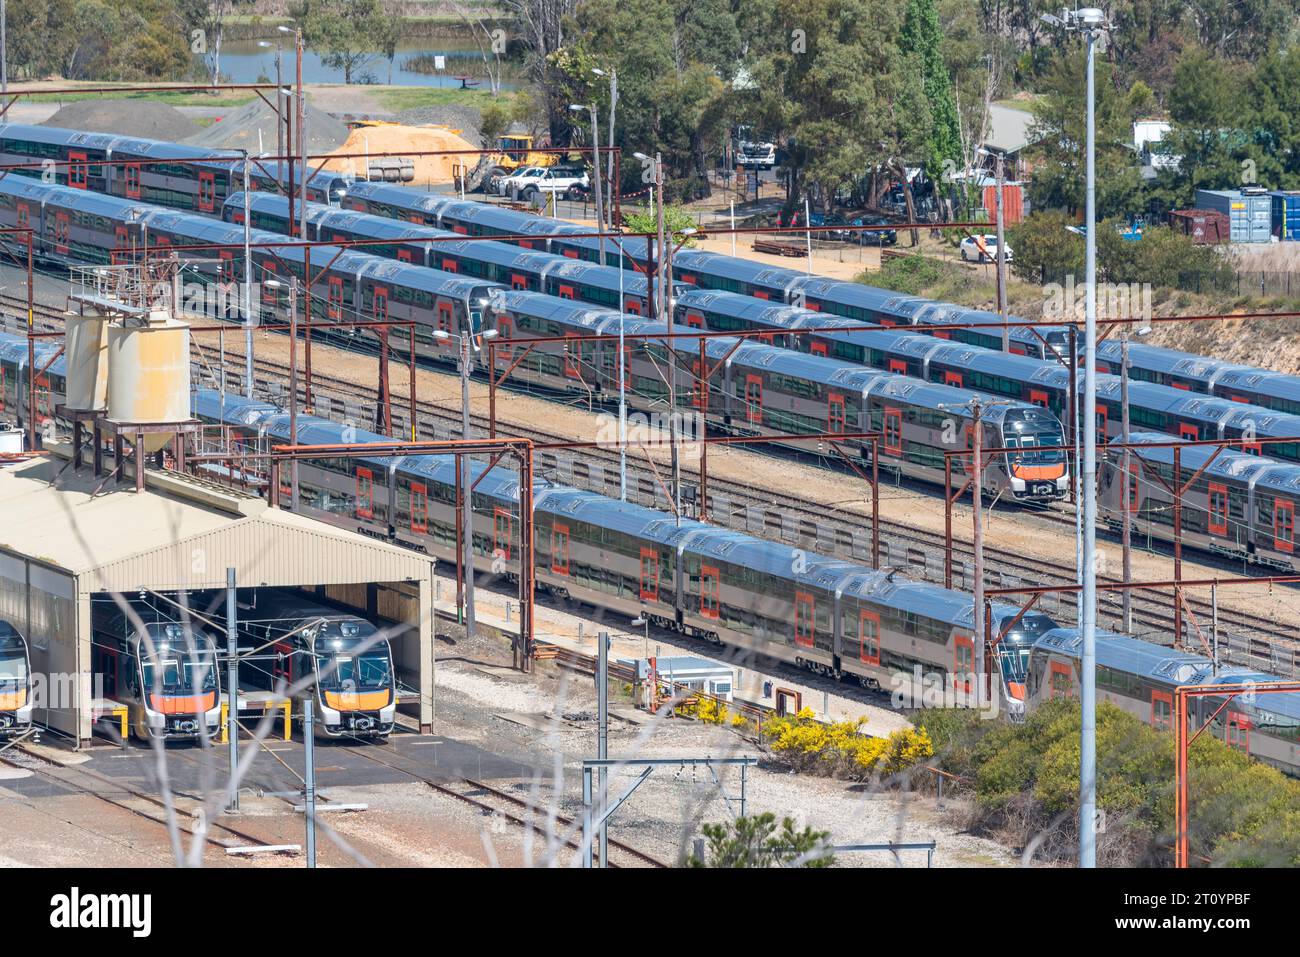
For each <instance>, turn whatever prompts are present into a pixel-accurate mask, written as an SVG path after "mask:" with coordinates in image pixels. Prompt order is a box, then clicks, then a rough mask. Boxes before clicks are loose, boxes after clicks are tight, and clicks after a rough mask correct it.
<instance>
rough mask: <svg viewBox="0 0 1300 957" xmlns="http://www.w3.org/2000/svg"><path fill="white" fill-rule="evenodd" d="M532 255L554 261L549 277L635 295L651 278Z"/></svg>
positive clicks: (578, 261)
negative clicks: (621, 290)
mask: <svg viewBox="0 0 1300 957" xmlns="http://www.w3.org/2000/svg"><path fill="white" fill-rule="evenodd" d="M479 245H482V244H481V243H480V244H479ZM531 255H534V256H545V257H546V258H547V259H548V260H553V261H554V262H553V264H552V265H551V267H550V268H548V269H547V270H546V275H547V276H548V277H551V276H553V277H555V278H557V279H572V280H573V281H574V282H581V283H585V284H586V285H588V286H595V287H596V288H598V289H607V290H611V291H613V292H615V293H617V292H618V290H619V288H620V287H621V288H622V289H623V292H625V293H633V294H634V295H644V294H645V292H646V289H647V287H648V283H649V280H648V279H647V278H646V277H645V276H644V275H642V274H641V273H638V272H632V271H631V270H628V269H622V270H620V269H618V268H617V267H616V266H601V265H599V264H598V263H589V262H586V261H584V260H581V259H570V258H569V257H568V256H561V255H557V254H556V253H532V254H531ZM620 272H621V273H622V276H621V277H620V276H619V273H620ZM673 287H674V295H676V290H677V289H680V288H681V283H680V282H674V283H673Z"/></svg>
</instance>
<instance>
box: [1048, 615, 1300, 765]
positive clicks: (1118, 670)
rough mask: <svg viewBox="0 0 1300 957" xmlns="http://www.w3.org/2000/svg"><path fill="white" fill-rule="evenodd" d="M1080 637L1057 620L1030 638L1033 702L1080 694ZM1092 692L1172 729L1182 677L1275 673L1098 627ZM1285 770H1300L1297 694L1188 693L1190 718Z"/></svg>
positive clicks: (1244, 678)
mask: <svg viewBox="0 0 1300 957" xmlns="http://www.w3.org/2000/svg"><path fill="white" fill-rule="evenodd" d="M1082 645H1083V638H1082V635H1081V634H1080V632H1079V630H1078V629H1077V628H1057V629H1053V630H1051V631H1049V632H1047V633H1046V634H1044V635H1042V636H1041V637H1040V638H1039V639H1038V641H1037V642H1036V643H1035V644H1034V647H1033V650H1032V653H1031V655H1030V665H1029V703H1030V708H1031V709H1032V708H1035V707H1038V706H1039V705H1041V704H1042V703H1043V702H1044V701H1049V700H1051V699H1053V698H1062V697H1065V698H1077V697H1078V695H1079V668H1080V658H1081V654H1082ZM1096 667H1097V696H1098V698H1099V699H1101V700H1103V701H1108V702H1110V703H1111V704H1113V705H1115V706H1117V707H1119V708H1120V709H1122V710H1124V711H1126V712H1128V713H1129V714H1131V715H1133V716H1134V717H1136V718H1138V719H1139V720H1141V721H1143V722H1145V723H1147V724H1149V725H1151V726H1152V727H1154V728H1159V729H1162V730H1165V731H1172V730H1173V723H1174V691H1175V689H1177V688H1178V687H1179V686H1180V685H1205V684H1265V683H1268V682H1273V681H1277V680H1278V678H1277V677H1276V676H1275V675H1268V674H1263V673H1261V672H1257V671H1251V670H1249V669H1245V668H1240V667H1223V666H1220V667H1218V668H1216V667H1215V666H1214V663H1213V662H1212V661H1211V660H1210V659H1208V658H1205V657H1203V656H1201V655H1196V654H1191V653H1188V652H1185V651H1178V650H1176V649H1172V648H1167V647H1164V646H1162V645H1154V644H1150V643H1148V642H1145V641H1139V640H1138V639H1136V638H1130V637H1128V636H1126V635H1118V634H1115V633H1113V632H1106V631H1099V632H1098V633H1097V641H1096ZM1207 723H1208V724H1209V728H1208V729H1207V730H1208V731H1209V733H1211V734H1213V735H1214V736H1215V737H1218V738H1220V739H1221V740H1223V741H1224V742H1225V743H1226V744H1228V745H1229V746H1230V747H1234V748H1237V749H1238V750H1241V751H1243V752H1245V753H1247V754H1249V755H1250V756H1251V757H1254V758H1257V759H1258V760H1261V761H1264V762H1267V763H1268V764H1271V765H1273V766H1274V767H1277V768H1278V769H1280V770H1282V771H1284V772H1286V773H1287V774H1290V775H1293V776H1294V775H1296V774H1297V773H1298V772H1300V695H1297V694H1269V695H1253V696H1252V695H1239V696H1237V697H1235V698H1233V699H1231V700H1227V701H1226V702H1225V699H1224V698H1216V697H1214V696H1212V695H1211V696H1208V697H1204V698H1193V699H1190V700H1189V701H1188V726H1189V728H1190V729H1191V730H1193V731H1195V730H1196V729H1198V728H1201V727H1203V726H1205V725H1206V724H1207Z"/></svg>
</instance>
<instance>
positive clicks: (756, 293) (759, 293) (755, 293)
mask: <svg viewBox="0 0 1300 957" xmlns="http://www.w3.org/2000/svg"><path fill="white" fill-rule="evenodd" d="M750 295H752V296H753V297H754V298H755V299H771V298H772V297H771V296H769V295H768V294H767V293H766V292H764V291H763V290H762V289H755V290H753V292H751V293H750Z"/></svg>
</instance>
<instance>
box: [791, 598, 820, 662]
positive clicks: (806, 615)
mask: <svg viewBox="0 0 1300 957" xmlns="http://www.w3.org/2000/svg"><path fill="white" fill-rule="evenodd" d="M815 607H816V601H815V599H814V598H813V596H812V595H810V594H808V593H807V592H802V591H797V592H795V593H794V643H795V644H796V645H799V646H800V647H802V648H811V647H812V646H813V644H814V642H813V626H814V622H815V620H816V618H815V615H814V608H815Z"/></svg>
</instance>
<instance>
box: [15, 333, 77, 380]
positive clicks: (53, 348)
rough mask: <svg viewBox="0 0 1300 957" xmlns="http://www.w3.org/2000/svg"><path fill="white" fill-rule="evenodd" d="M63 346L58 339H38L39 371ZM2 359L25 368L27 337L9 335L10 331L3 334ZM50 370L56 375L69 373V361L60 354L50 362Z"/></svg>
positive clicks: (36, 351) (35, 348)
mask: <svg viewBox="0 0 1300 957" xmlns="http://www.w3.org/2000/svg"><path fill="white" fill-rule="evenodd" d="M62 348H63V346H62V344H61V343H59V342H58V341H57V340H54V339H37V340H36V342H35V345H34V352H35V355H36V368H37V370H38V371H39V370H40V369H41V368H42V367H43V366H44V365H45V363H46V362H48V361H49V360H50V358H51V357H52V356H55V355H57V354H58V353H59V352H60V350H61V349H62ZM0 360H3V361H4V362H9V363H12V364H13V365H14V366H15V367H16V368H19V369H25V368H26V367H27V337H26V336H14V335H9V334H8V333H5V334H3V338H2V339H0ZM49 371H50V372H52V373H54V374H55V375H65V374H66V373H67V362H66V361H65V360H64V357H63V356H61V355H60V356H59V357H58V358H57V359H55V360H54V361H53V362H52V363H50V366H49Z"/></svg>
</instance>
